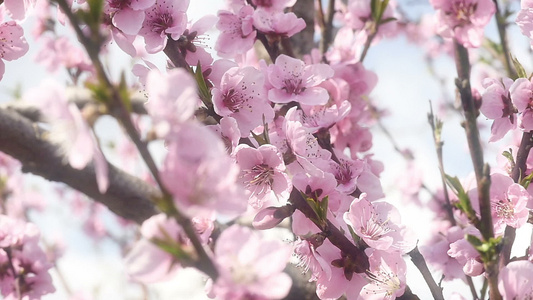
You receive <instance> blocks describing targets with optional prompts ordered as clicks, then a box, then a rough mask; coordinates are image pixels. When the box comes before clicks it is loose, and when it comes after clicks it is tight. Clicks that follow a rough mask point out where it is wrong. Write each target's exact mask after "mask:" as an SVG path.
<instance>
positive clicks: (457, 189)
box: [444, 174, 476, 220]
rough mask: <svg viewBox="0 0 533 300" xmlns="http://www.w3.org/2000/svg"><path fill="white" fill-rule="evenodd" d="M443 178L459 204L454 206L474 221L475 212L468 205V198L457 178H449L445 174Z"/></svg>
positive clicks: (469, 204) (470, 205)
mask: <svg viewBox="0 0 533 300" xmlns="http://www.w3.org/2000/svg"><path fill="white" fill-rule="evenodd" d="M444 176H445V177H446V185H448V186H449V187H450V189H451V190H452V192H453V193H454V194H455V195H456V196H457V198H458V199H459V202H458V203H457V204H456V206H457V208H459V209H460V210H461V211H462V212H464V213H465V214H466V215H467V217H468V218H469V219H471V220H473V219H475V218H476V212H475V211H474V209H473V208H472V204H471V203H470V197H469V196H468V194H467V193H466V192H465V190H464V188H463V185H462V184H461V182H460V181H459V179H458V178H457V177H451V176H450V175H448V174H445V175H444Z"/></svg>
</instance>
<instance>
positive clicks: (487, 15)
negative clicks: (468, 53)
mask: <svg viewBox="0 0 533 300" xmlns="http://www.w3.org/2000/svg"><path fill="white" fill-rule="evenodd" d="M430 2H431V4H432V5H433V7H434V8H435V9H436V10H437V18H438V22H439V23H438V30H437V31H438V33H439V34H440V35H442V36H443V37H445V38H455V39H457V41H458V42H459V43H461V44H462V45H463V46H464V47H466V48H477V47H479V46H481V42H482V39H483V30H484V29H485V26H486V25H487V24H488V23H489V21H490V19H491V18H492V15H493V14H494V13H495V12H496V7H495V6H494V3H493V1H492V0H430Z"/></svg>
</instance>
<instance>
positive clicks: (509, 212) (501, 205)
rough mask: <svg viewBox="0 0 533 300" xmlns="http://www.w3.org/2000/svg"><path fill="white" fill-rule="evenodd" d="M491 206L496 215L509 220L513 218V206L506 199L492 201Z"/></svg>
mask: <svg viewBox="0 0 533 300" xmlns="http://www.w3.org/2000/svg"><path fill="white" fill-rule="evenodd" d="M492 208H493V209H494V210H495V211H496V215H497V216H498V217H500V218H502V219H506V220H509V219H512V218H514V214H515V213H514V206H513V204H512V203H511V202H509V201H508V200H507V201H496V202H493V203H492Z"/></svg>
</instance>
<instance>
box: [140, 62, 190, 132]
mask: <svg viewBox="0 0 533 300" xmlns="http://www.w3.org/2000/svg"><path fill="white" fill-rule="evenodd" d="M146 91H147V92H148V101H147V102H146V104H145V106H146V110H147V111H148V114H150V116H152V117H153V122H154V126H155V128H156V132H157V133H158V135H159V136H160V137H166V136H167V135H168V134H169V133H170V131H172V130H174V129H175V128H177V127H179V126H180V125H181V124H183V123H184V122H185V121H187V120H189V119H190V118H192V116H193V115H194V112H195V111H196V109H197V108H198V106H199V103H200V99H199V98H198V94H197V92H196V81H195V80H194V79H193V78H192V76H191V75H190V74H189V73H187V72H186V71H184V70H183V69H172V70H169V71H168V73H166V74H165V73H161V72H160V71H159V70H157V69H156V70H151V71H150V72H149V73H148V77H147V79H146Z"/></svg>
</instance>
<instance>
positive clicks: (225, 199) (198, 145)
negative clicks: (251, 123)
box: [161, 122, 247, 217]
mask: <svg viewBox="0 0 533 300" xmlns="http://www.w3.org/2000/svg"><path fill="white" fill-rule="evenodd" d="M167 149H168V154H167V156H166V158H165V161H164V162H163V167H162V169H161V179H162V180H163V183H164V184H165V186H166V188H167V189H168V190H169V192H170V193H172V195H173V196H174V202H175V204H176V206H177V207H178V208H179V209H181V210H182V211H183V212H185V213H186V214H187V215H188V216H205V215H211V214H212V213H213V211H215V212H218V213H219V214H222V215H224V216H227V217H235V216H237V215H238V214H240V213H243V212H244V211H245V210H246V207H247V203H246V202H247V201H246V199H244V191H243V190H242V187H241V186H240V185H237V184H236V182H237V180H238V175H239V167H238V166H237V165H236V164H235V163H234V162H233V161H232V159H231V158H230V157H229V156H228V154H227V153H226V149H225V147H224V144H223V143H222V141H221V140H220V138H219V137H218V136H217V135H216V134H215V133H213V132H212V131H211V130H209V129H208V128H206V127H204V126H201V125H199V124H197V123H193V122H189V123H185V124H183V125H182V126H180V127H179V128H178V129H176V131H175V132H174V133H173V134H172V135H171V138H169V139H168V140H167ZM178 182H179V183H180V184H176V183H178Z"/></svg>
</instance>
